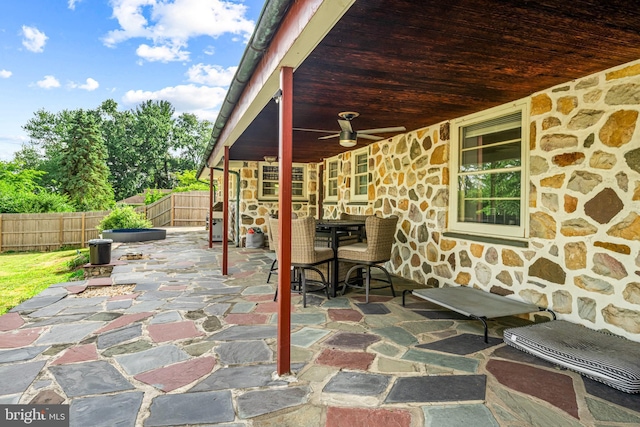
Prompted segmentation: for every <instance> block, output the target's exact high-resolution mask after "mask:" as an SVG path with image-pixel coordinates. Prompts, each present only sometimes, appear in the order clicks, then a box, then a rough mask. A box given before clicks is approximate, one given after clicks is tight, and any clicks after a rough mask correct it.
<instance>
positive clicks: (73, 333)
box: [36, 322, 104, 345]
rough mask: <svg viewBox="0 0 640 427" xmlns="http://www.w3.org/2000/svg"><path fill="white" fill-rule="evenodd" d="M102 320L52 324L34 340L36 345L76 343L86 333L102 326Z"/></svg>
mask: <svg viewBox="0 0 640 427" xmlns="http://www.w3.org/2000/svg"><path fill="white" fill-rule="evenodd" d="M103 325H104V322H85V323H66V324H62V325H53V326H52V327H51V329H50V330H49V331H48V332H45V333H44V334H42V336H41V337H40V338H38V340H37V341H36V344H38V345H44V344H62V343H77V342H80V341H82V339H83V338H85V337H86V336H87V335H89V334H90V333H92V332H93V331H95V330H96V329H98V328H100V327H102V326H103Z"/></svg>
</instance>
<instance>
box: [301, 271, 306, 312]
mask: <svg viewBox="0 0 640 427" xmlns="http://www.w3.org/2000/svg"><path fill="white" fill-rule="evenodd" d="M300 282H301V285H300V287H301V291H302V307H303V308H307V278H306V276H305V274H304V269H303V268H301V269H300Z"/></svg>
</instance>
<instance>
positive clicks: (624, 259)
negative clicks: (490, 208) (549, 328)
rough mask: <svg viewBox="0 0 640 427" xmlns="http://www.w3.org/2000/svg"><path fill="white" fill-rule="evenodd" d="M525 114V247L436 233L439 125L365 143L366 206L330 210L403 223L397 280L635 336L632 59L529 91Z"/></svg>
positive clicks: (637, 167) (639, 257)
mask: <svg viewBox="0 0 640 427" xmlns="http://www.w3.org/2000/svg"><path fill="white" fill-rule="evenodd" d="M529 110H530V117H529V123H530V141H529V142H530V147H529V148H530V152H529V164H528V166H529V179H530V189H529V238H528V239H527V240H528V247H527V248H518V247H514V246H510V245H504V244H491V243H481V242H478V241H473V240H467V239H459V238H451V237H447V236H445V232H446V231H447V220H448V213H449V212H448V206H449V184H450V182H449V164H450V162H449V160H450V156H451V153H450V145H449V142H450V134H449V123H448V122H445V123H439V124H436V125H433V126H429V127H426V128H423V129H419V130H416V131H413V132H409V133H407V134H404V135H399V136H396V137H394V138H392V139H390V140H385V141H380V142H377V143H374V144H372V145H371V152H370V165H371V177H372V182H371V183H370V191H369V203H368V204H367V205H366V206H362V205H359V206H349V205H348V203H342V206H340V204H341V203H340V202H339V203H338V205H337V208H338V210H349V209H351V210H352V211H357V213H374V214H380V215H383V216H387V215H398V216H399V217H400V221H399V230H398V233H397V238H396V244H395V246H394V250H393V257H392V260H391V262H390V263H389V267H390V268H391V270H392V271H393V272H394V273H395V274H399V275H401V276H404V277H407V278H410V279H413V280H415V281H417V282H420V283H428V284H429V285H432V286H457V285H463V286H473V287H477V288H480V289H483V290H485V291H489V292H494V293H497V294H501V295H513V297H514V298H517V299H520V300H524V301H528V302H531V303H534V304H537V305H539V306H542V307H549V308H551V309H552V310H554V311H555V312H556V313H557V314H558V315H559V317H560V318H564V319H566V320H569V321H572V322H575V323H580V324H583V325H585V326H588V327H591V328H595V329H605V330H609V331H611V332H613V333H616V334H619V335H623V336H626V337H628V338H630V339H633V340H636V341H640V278H639V277H638V276H639V275H640V271H639V270H640V216H639V214H638V212H639V210H640V134H639V132H638V130H637V129H636V127H637V126H636V125H637V121H638V113H639V112H640V61H639V62H636V63H632V64H627V65H626V66H623V67H619V68H616V69H612V70H608V71H605V72H601V73H598V74H594V75H592V76H589V77H586V78H583V79H580V80H576V81H572V82H569V83H567V84H564V85H560V86H557V87H554V88H550V89H548V90H545V91H542V92H539V93H536V94H532V96H531V98H530V109H529ZM347 163H348V162H347ZM343 170H344V168H343ZM347 175H348V174H347ZM340 182H341V183H342V184H344V185H345V186H347V185H348V180H347V179H341V180H340ZM347 191H348V190H347V189H346V188H343V189H341V194H343V195H345V194H347V193H346V192H347ZM347 195H348V194H347ZM325 214H326V216H333V215H335V213H334V211H333V207H330V208H329V209H325Z"/></svg>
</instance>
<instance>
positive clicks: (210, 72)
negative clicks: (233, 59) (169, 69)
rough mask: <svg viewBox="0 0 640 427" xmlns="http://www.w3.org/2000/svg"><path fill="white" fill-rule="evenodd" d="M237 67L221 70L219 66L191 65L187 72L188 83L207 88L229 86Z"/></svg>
mask: <svg viewBox="0 0 640 427" xmlns="http://www.w3.org/2000/svg"><path fill="white" fill-rule="evenodd" d="M237 69H238V67H229V68H222V67H221V66H219V65H205V64H197V65H193V66H192V67H191V68H189V70H187V77H188V78H189V81H190V82H193V83H200V84H204V85H207V86H225V87H226V86H229V84H231V80H232V79H233V75H234V74H235V72H236V70H237Z"/></svg>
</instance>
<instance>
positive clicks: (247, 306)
mask: <svg viewBox="0 0 640 427" xmlns="http://www.w3.org/2000/svg"><path fill="white" fill-rule="evenodd" d="M255 306H256V303H255V302H239V303H236V304H234V305H233V308H232V309H231V313H250V312H251V311H252V310H253V309H254V308H255Z"/></svg>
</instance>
